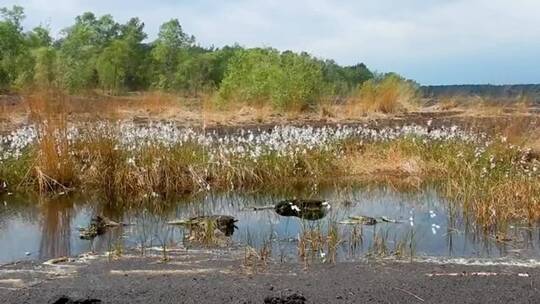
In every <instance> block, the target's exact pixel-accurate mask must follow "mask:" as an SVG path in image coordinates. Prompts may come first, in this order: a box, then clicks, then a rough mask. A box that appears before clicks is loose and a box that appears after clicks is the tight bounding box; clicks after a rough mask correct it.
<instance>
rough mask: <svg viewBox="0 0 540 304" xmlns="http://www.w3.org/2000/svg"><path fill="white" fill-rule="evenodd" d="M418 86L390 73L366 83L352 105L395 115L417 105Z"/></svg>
mask: <svg viewBox="0 0 540 304" xmlns="http://www.w3.org/2000/svg"><path fill="white" fill-rule="evenodd" d="M417 100H418V86H417V85H416V84H414V83H413V82H411V81H409V80H406V79H405V78H403V77H401V76H399V75H397V74H394V73H389V74H386V75H384V76H382V77H377V78H374V79H370V80H368V81H366V82H364V83H363V84H362V85H361V86H360V87H359V88H358V91H357V93H356V94H355V96H354V97H353V98H352V99H351V100H350V102H351V103H353V104H354V103H359V104H361V105H363V106H365V107H366V109H367V110H370V111H375V112H382V113H394V112H396V111H399V110H407V109H410V108H412V107H414V105H415V104H416V103H417Z"/></svg>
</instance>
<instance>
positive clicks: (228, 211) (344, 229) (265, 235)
mask: <svg viewBox="0 0 540 304" xmlns="http://www.w3.org/2000/svg"><path fill="white" fill-rule="evenodd" d="M293 196H297V197H299V198H300V197H306V198H308V197H312V198H321V199H327V200H329V201H330V202H331V205H332V208H331V209H330V211H329V212H328V214H327V215H326V216H325V217H324V218H322V219H320V220H318V221H305V220H300V219H298V218H295V217H283V216H280V215H278V214H276V213H275V211H274V210H260V211H253V208H250V207H253V206H267V205H273V204H276V203H277V202H279V201H280V200H283V199H287V198H291V197H293ZM134 205H136V206H134ZM452 206H453V205H452V204H450V203H449V202H447V201H445V200H444V199H442V198H441V197H440V196H439V195H438V194H437V192H436V191H435V190H434V189H432V188H429V187H428V188H425V189H423V190H422V191H417V192H414V193H410V192H400V191H398V190H395V189H392V188H386V187H374V188H357V189H350V188H345V189H343V188H342V189H326V190H322V191H318V192H316V193H311V192H309V193H306V192H298V193H294V194H283V193H282V194H236V193H228V194H205V195H201V196H199V197H194V198H190V199H178V200H175V201H174V202H159V201H154V202H147V203H141V204H131V206H127V205H117V204H110V203H104V202H102V201H100V200H99V199H95V198H91V197H85V196H81V195H76V196H70V197H68V196H61V197H58V198H56V199H48V200H36V199H32V198H29V197H24V196H17V195H14V196H6V195H4V196H2V197H0V263H8V262H13V261H17V260H45V259H49V258H53V257H60V256H75V255H78V254H80V253H83V252H88V251H90V250H95V251H98V252H105V251H112V250H115V249H119V248H134V247H141V244H144V246H145V247H158V246H161V245H162V244H163V243H165V244H167V246H183V247H186V246H193V244H192V243H188V242H187V241H186V236H187V235H188V234H189V231H187V229H185V228H182V227H178V226H170V225H168V224H167V222H168V221H170V220H173V219H185V218H190V217H193V216H198V215H211V214H223V215H232V216H234V217H235V218H236V219H238V222H237V223H236V226H237V229H236V230H235V232H234V234H233V235H232V237H231V238H230V239H229V240H228V243H229V245H230V246H244V245H249V246H252V247H254V248H261V247H262V246H263V245H264V244H271V249H272V251H271V252H272V253H271V254H272V257H273V258H274V260H283V261H295V260H298V236H299V234H300V233H301V232H302V230H303V229H315V230H321V231H322V232H323V234H324V233H325V231H326V230H327V228H328V225H329V224H332V223H336V222H340V221H342V220H345V219H347V218H348V217H349V216H351V215H364V216H371V217H375V218H377V217H381V216H385V217H388V218H391V219H396V220H398V221H400V222H399V223H381V224H377V225H375V226H367V225H356V226H354V225H344V224H338V227H339V228H338V231H339V236H340V239H341V242H340V244H339V245H338V247H337V259H338V260H341V261H343V260H354V259H358V258H362V257H365V256H368V255H374V254H382V253H383V252H382V251H384V254H387V255H392V254H395V253H396V252H399V253H400V255H401V256H408V255H411V252H412V254H413V255H414V256H417V257H418V256H429V257H475V258H476V257H478V258H499V257H508V258H512V259H537V258H540V230H539V228H538V227H527V226H526V225H523V224H519V223H516V224H513V225H511V226H509V227H508V232H507V234H506V235H505V238H506V239H507V240H506V241H504V242H500V241H497V240H496V239H495V237H492V236H486V235H485V234H483V233H482V232H481V229H480V228H478V229H477V228H476V226H475V223H474V221H472V220H468V219H467V217H464V215H463V214H462V211H461V210H459V209H456V208H455V207H452ZM98 214H99V215H103V216H106V217H108V218H110V219H113V220H115V221H119V222H123V223H130V224H131V225H130V226H126V227H119V228H111V229H109V230H108V231H107V233H105V234H104V235H101V236H98V237H97V238H96V239H94V241H86V240H81V239H80V238H79V231H78V228H79V227H86V226H87V225H88V223H89V221H90V218H91V217H92V216H94V215H98ZM411 219H412V220H411ZM359 235H361V237H359ZM314 256H317V257H318V258H321V259H322V256H324V254H321V253H320V252H317V253H315V254H314Z"/></svg>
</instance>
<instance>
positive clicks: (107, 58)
mask: <svg viewBox="0 0 540 304" xmlns="http://www.w3.org/2000/svg"><path fill="white" fill-rule="evenodd" d="M131 56H132V55H131V49H130V48H129V44H128V42H127V41H126V40H115V41H113V42H112V43H111V44H110V45H109V46H108V47H106V48H105V49H104V50H103V51H102V52H101V54H100V55H99V57H98V60H97V71H98V76H99V83H100V85H101V87H102V88H103V89H105V90H109V91H110V92H113V93H117V92H119V91H120V90H123V89H124V87H125V81H126V75H127V70H128V69H129V62H130V60H129V59H130V57H131Z"/></svg>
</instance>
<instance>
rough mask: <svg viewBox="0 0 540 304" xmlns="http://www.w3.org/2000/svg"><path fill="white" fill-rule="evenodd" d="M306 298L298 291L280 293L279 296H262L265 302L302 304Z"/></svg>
mask: <svg viewBox="0 0 540 304" xmlns="http://www.w3.org/2000/svg"><path fill="white" fill-rule="evenodd" d="M306 301H307V300H306V298H305V297H304V296H303V295H302V294H299V293H292V294H289V295H282V296H279V297H266V298H264V303H265V304H304V303H306Z"/></svg>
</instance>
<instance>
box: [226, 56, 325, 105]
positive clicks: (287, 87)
mask: <svg viewBox="0 0 540 304" xmlns="http://www.w3.org/2000/svg"><path fill="white" fill-rule="evenodd" d="M323 86H324V82H323V77H322V70H321V66H320V65H319V64H318V63H317V61H316V60H315V59H314V58H312V57H311V56H309V55H307V54H305V53H303V54H296V53H293V52H284V53H280V52H278V51H277V50H274V49H251V50H245V51H242V52H239V53H238V54H237V55H236V56H235V57H234V58H233V59H232V60H231V64H230V65H229V68H228V70H227V73H226V76H225V79H224V80H223V83H222V85H221V88H220V91H219V97H220V100H221V101H223V102H241V103H248V104H251V105H253V104H265V103H269V104H271V105H272V106H273V107H275V108H277V109H291V108H294V109H303V108H306V107H307V106H309V105H313V104H315V103H317V102H318V100H319V98H320V93H321V88H322V87H323Z"/></svg>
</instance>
